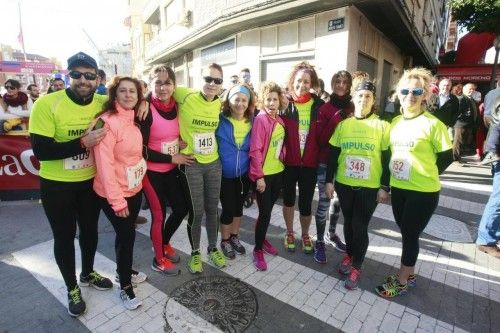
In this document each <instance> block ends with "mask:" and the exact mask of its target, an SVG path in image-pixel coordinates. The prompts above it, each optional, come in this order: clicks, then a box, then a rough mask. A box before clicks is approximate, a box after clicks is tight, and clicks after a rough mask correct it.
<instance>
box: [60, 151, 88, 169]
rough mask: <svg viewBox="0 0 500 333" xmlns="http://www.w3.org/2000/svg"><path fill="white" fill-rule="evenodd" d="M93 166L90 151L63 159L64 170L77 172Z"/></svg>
mask: <svg viewBox="0 0 500 333" xmlns="http://www.w3.org/2000/svg"><path fill="white" fill-rule="evenodd" d="M93 166H94V154H92V152H91V151H90V150H87V151H86V152H84V153H81V154H78V155H75V156H72V157H68V158H65V159H64V169H66V170H79V169H85V168H91V167H93Z"/></svg>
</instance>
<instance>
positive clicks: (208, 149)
mask: <svg viewBox="0 0 500 333" xmlns="http://www.w3.org/2000/svg"><path fill="white" fill-rule="evenodd" d="M193 140H194V152H195V153H197V154H201V155H209V154H212V153H213V152H214V150H215V134H214V133H196V134H195V135H194V136H193Z"/></svg>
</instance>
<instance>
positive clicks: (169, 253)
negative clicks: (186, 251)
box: [163, 243, 181, 263]
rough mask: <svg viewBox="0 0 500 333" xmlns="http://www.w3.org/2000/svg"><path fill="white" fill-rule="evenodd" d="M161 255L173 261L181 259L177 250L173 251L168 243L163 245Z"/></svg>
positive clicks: (176, 261)
mask: <svg viewBox="0 0 500 333" xmlns="http://www.w3.org/2000/svg"><path fill="white" fill-rule="evenodd" d="M163 255H164V256H165V258H167V259H168V260H170V261H171V262H173V263H178V262H179V261H181V256H180V255H179V254H178V253H177V251H175V249H174V248H173V247H172V245H170V243H168V244H167V245H163Z"/></svg>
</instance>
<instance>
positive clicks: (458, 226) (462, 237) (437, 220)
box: [424, 214, 472, 243]
mask: <svg viewBox="0 0 500 333" xmlns="http://www.w3.org/2000/svg"><path fill="white" fill-rule="evenodd" d="M424 232H425V233H426V234H428V235H431V236H434V237H437V238H439V239H444V240H447V241H452V242H463V243H472V237H471V235H470V233H469V230H467V226H466V225H465V223H463V222H461V221H458V220H455V219H452V218H451V217H447V216H443V215H438V214H434V215H432V217H431V220H430V221H429V224H427V227H425V230H424Z"/></svg>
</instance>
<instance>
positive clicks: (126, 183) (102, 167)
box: [93, 103, 146, 212]
mask: <svg viewBox="0 0 500 333" xmlns="http://www.w3.org/2000/svg"><path fill="white" fill-rule="evenodd" d="M116 109H117V110H118V112H115V113H111V112H106V113H105V114H103V115H102V116H101V118H102V120H104V121H105V125H104V127H105V128H107V129H108V133H107V134H106V136H105V137H104V139H102V141H101V142H100V143H99V144H97V145H96V146H94V147H93V151H94V158H95V163H96V169H97V173H96V176H95V178H94V191H95V192H96V193H97V194H98V195H99V196H101V197H103V198H106V199H107V200H108V202H109V204H110V205H111V207H112V208H113V210H114V211H115V212H119V211H121V210H123V209H125V208H127V201H126V200H125V198H128V197H131V196H133V195H135V194H136V193H138V192H139V191H140V190H141V189H142V178H143V177H144V174H145V172H146V162H145V161H144V159H143V158H142V136H141V132H140V130H139V128H138V127H137V126H136V125H135V123H134V111H133V110H126V109H124V108H122V107H121V106H120V105H119V104H118V103H117V104H116Z"/></svg>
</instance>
